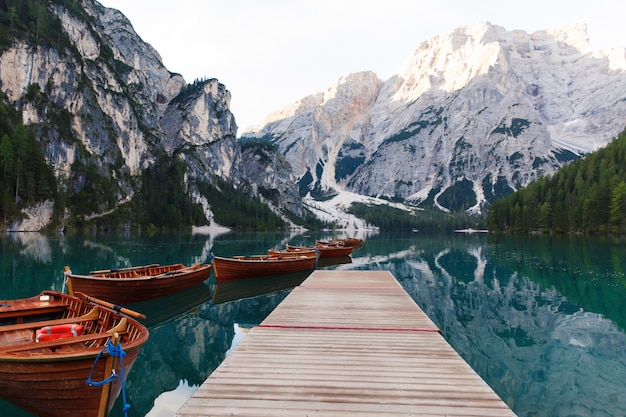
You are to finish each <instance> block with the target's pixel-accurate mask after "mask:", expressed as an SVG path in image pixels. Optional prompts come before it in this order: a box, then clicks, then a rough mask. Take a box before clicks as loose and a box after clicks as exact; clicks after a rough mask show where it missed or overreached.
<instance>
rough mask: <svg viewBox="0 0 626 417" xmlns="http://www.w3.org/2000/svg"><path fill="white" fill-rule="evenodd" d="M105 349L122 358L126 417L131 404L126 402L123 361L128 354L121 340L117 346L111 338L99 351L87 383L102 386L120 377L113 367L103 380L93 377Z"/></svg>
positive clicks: (121, 368) (122, 366)
mask: <svg viewBox="0 0 626 417" xmlns="http://www.w3.org/2000/svg"><path fill="white" fill-rule="evenodd" d="M105 350H106V351H108V352H109V354H110V355H111V356H114V357H116V358H120V375H121V377H122V401H123V403H124V406H123V408H122V411H123V412H124V417H126V416H127V412H128V410H129V409H130V404H128V403H127V402H126V383H125V381H124V363H123V359H124V356H126V352H124V349H122V343H121V342H120V343H118V344H117V346H115V345H114V344H113V343H112V342H111V340H109V341H108V342H107V344H106V346H105V347H104V348H103V349H102V350H101V351H100V352H99V353H98V356H96V360H95V361H94V363H93V365H92V366H91V371H89V376H88V377H87V385H89V386H91V387H100V386H102V385H104V384H109V383H111V382H113V381H115V380H116V379H117V378H118V375H117V374H116V373H115V369H112V370H111V375H110V376H109V377H108V378H106V379H104V380H102V381H94V380H92V379H91V377H92V375H93V370H94V368H95V367H96V364H97V363H98V360H99V359H100V356H101V355H102V353H104V351H105Z"/></svg>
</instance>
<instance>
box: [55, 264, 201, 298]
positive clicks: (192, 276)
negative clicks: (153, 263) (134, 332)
mask: <svg viewBox="0 0 626 417" xmlns="http://www.w3.org/2000/svg"><path fill="white" fill-rule="evenodd" d="M211 268H212V266H211V264H205V265H197V266H195V267H188V268H181V269H177V270H172V271H167V272H163V273H159V274H155V275H144V276H141V275H140V276H132V275H133V274H132V272H131V273H127V274H126V273H125V274H124V275H122V274H120V273H109V274H106V273H102V274H92V275H77V274H72V273H68V274H66V275H67V278H68V287H69V288H70V292H71V293H76V292H82V293H84V294H88V295H90V296H93V297H96V298H100V299H103V300H106V301H109V302H111V303H114V304H129V303H135V302H138V301H144V300H150V299H153V298H158V297H163V296H165V295H169V294H173V293H176V292H179V291H183V290H186V289H188V288H192V287H195V286H196V285H199V284H202V283H203V282H204V281H206V280H207V279H208V278H209V276H210V275H211ZM133 272H135V273H136V272H137V271H133ZM136 274H137V273H136ZM137 275H139V274H137Z"/></svg>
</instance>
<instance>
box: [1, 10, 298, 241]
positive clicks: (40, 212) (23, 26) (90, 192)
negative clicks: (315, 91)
mask: <svg viewBox="0 0 626 417" xmlns="http://www.w3.org/2000/svg"><path fill="white" fill-rule="evenodd" d="M3 7H5V8H7V10H6V11H4V12H5V14H3V15H2V16H3V17H5V16H6V18H7V20H6V28H4V32H2V33H5V34H8V36H9V41H8V42H6V43H5V44H4V45H3V47H2V48H1V49H0V86H1V89H2V92H4V93H5V95H6V101H7V102H8V103H9V105H10V106H14V107H15V108H16V109H19V110H20V111H21V114H22V118H23V123H24V125H26V126H28V127H29V128H30V129H32V130H33V131H35V136H36V138H37V140H38V141H39V143H40V145H41V147H42V150H43V155H44V157H45V159H46V161H47V163H48V164H49V165H51V166H52V167H53V169H54V174H55V175H56V178H57V181H58V185H59V189H60V193H62V194H64V198H63V199H61V200H62V202H64V203H65V207H61V208H59V207H58V205H59V202H58V201H55V202H52V201H45V202H42V203H41V204H37V205H35V206H31V207H25V208H24V210H23V213H24V214H23V216H22V219H20V220H19V221H16V222H14V223H12V224H11V225H10V226H8V229H9V230H39V229H40V228H42V227H45V226H46V225H47V224H49V223H50V222H51V217H52V216H51V212H52V211H54V210H59V209H65V215H64V217H65V219H66V221H67V220H68V219H72V218H74V219H77V218H78V219H82V220H89V219H94V218H97V217H98V216H102V215H105V214H109V213H112V212H115V211H116V210H117V211H119V208H120V207H122V206H123V205H124V204H126V203H128V202H129V201H131V200H132V199H133V197H135V196H137V194H138V193H139V192H140V190H141V175H142V172H144V170H145V169H147V168H149V167H151V166H153V165H154V163H155V161H156V160H157V158H158V156H159V155H163V154H165V155H167V156H168V157H170V158H177V159H180V160H182V161H184V163H185V188H186V190H185V192H186V193H187V194H188V195H190V196H192V197H193V201H194V202H196V203H199V204H201V205H202V206H203V207H204V210H205V214H206V217H207V218H208V219H211V218H212V213H211V208H210V204H209V203H208V202H207V198H206V191H202V190H203V187H204V189H206V187H205V185H206V184H207V183H211V182H213V181H214V180H215V179H216V178H219V179H221V180H223V181H226V182H228V183H229V184H232V185H233V186H234V187H235V188H238V187H239V188H240V189H241V190H242V192H244V193H246V194H248V195H251V196H254V195H256V196H259V197H260V198H263V196H262V194H261V193H260V191H259V189H261V190H267V189H275V188H278V187H280V189H281V193H280V194H281V195H280V198H277V197H276V196H275V195H274V194H271V193H265V194H266V195H270V196H271V197H272V198H264V200H263V201H264V202H265V203H266V204H268V205H271V206H272V207H273V208H274V210H276V211H277V212H279V211H280V210H283V209H288V210H291V211H292V212H294V213H296V214H302V207H301V204H299V197H298V192H297V188H296V186H295V184H294V181H293V179H292V178H290V169H289V167H288V166H287V165H286V164H285V162H284V160H282V159H281V158H280V156H279V155H277V154H276V153H275V152H273V153H272V152H270V153H265V154H264V157H266V159H261V158H259V154H263V152H262V151H261V150H254V149H252V150H249V151H248V152H242V150H241V147H240V146H239V143H238V142H237V139H236V136H237V125H236V122H235V118H234V116H233V114H232V113H231V112H230V109H229V105H230V98H231V97H230V92H229V91H228V90H227V89H226V87H225V86H224V85H223V84H221V83H219V82H218V80H216V79H205V80H196V81H194V82H193V83H191V84H188V83H187V82H186V81H185V80H184V79H183V77H182V76H181V75H179V74H175V73H172V72H170V71H169V70H168V69H167V68H165V67H164V65H163V63H162V60H161V57H160V56H159V54H158V52H157V51H155V50H154V49H153V48H152V46H150V45H149V44H148V43H146V42H144V41H143V40H142V39H141V38H140V37H139V36H138V35H137V34H136V33H135V31H134V29H133V27H132V25H131V23H130V21H129V20H128V19H127V18H126V17H125V16H124V15H123V14H122V13H120V12H119V11H117V10H114V9H110V8H106V7H103V6H102V5H101V4H100V3H98V2H97V1H95V0H51V1H49V2H31V1H27V2H22V1H9V2H8V3H7V4H5V5H4V6H3ZM9 15H10V23H9ZM9 25H10V26H9ZM35 26H36V27H37V32H36V34H34V33H33V31H32V30H31V29H32V28H33V27H35ZM5 39H6V38H5V37H2V39H0V40H1V41H4V40H5ZM267 159H270V160H271V161H270V162H269V163H268V161H267ZM268 166H269V168H268ZM5 218H6V212H5ZM61 227H63V225H61Z"/></svg>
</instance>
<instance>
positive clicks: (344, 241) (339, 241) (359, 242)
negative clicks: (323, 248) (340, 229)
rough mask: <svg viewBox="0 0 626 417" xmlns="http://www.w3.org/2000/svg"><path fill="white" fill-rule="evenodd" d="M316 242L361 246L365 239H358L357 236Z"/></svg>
mask: <svg viewBox="0 0 626 417" xmlns="http://www.w3.org/2000/svg"><path fill="white" fill-rule="evenodd" d="M316 243H321V244H323V245H342V246H352V247H353V248H360V247H361V245H363V239H357V238H355V237H345V238H337V239H332V240H328V241H324V240H317V241H316Z"/></svg>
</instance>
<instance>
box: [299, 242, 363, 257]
mask: <svg viewBox="0 0 626 417" xmlns="http://www.w3.org/2000/svg"><path fill="white" fill-rule="evenodd" d="M307 249H308V250H311V249H314V250H317V251H318V252H319V254H320V255H319V256H320V258H331V257H336V256H348V255H350V254H351V253H352V246H342V245H337V244H323V243H319V242H318V243H316V244H315V246H292V245H289V244H287V250H288V251H289V252H297V251H302V250H307Z"/></svg>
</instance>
